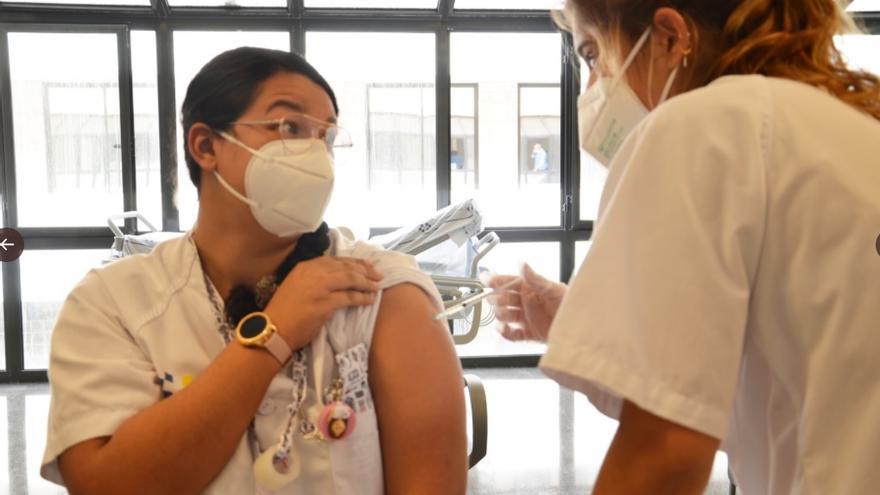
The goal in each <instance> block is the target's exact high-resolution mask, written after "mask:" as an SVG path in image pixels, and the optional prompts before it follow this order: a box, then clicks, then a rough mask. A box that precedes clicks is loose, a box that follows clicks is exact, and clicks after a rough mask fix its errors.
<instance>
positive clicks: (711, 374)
mask: <svg viewBox="0 0 880 495" xmlns="http://www.w3.org/2000/svg"><path fill="white" fill-rule="evenodd" d="M727 84H728V86H726V87H724V88H721V89H719V88H716V89H713V90H710V89H706V90H701V91H700V92H699V93H698V94H695V95H692V96H691V95H687V94H686V95H683V96H682V97H680V98H676V99H673V100H670V101H669V102H668V103H666V104H664V105H663V106H661V107H660V108H659V109H658V110H657V111H655V112H654V113H653V114H652V115H651V117H650V118H649V120H648V121H646V122H644V123H643V125H642V126H640V127H639V129H637V131H636V134H634V135H633V136H631V137H630V138H628V139H627V141H626V143H625V145H624V147H623V148H622V149H621V151H620V155H619V157H618V158H616V159H615V161H614V162H612V166H611V169H610V171H609V180H608V183H607V185H606V190H605V192H604V194H603V204H602V209H601V216H600V220H599V222H598V223H597V226H596V230H595V233H594V237H593V244H592V247H591V249H590V252H589V254H588V256H587V258H586V260H585V261H584V264H583V265H582V267H581V268H580V270H579V271H578V273H577V275H576V277H575V279H574V280H573V281H572V283H571V286H570V289H569V292H568V294H567V295H566V298H565V300H564V301H563V304H562V307H561V308H560V311H559V313H558V314H557V318H556V320H555V322H554V324H553V326H552V328H551V332H550V338H549V345H548V352H547V354H546V355H545V356H544V358H543V359H542V361H541V368H542V369H543V371H544V372H545V373H546V374H547V375H549V376H550V377H552V378H554V379H556V380H557V381H558V382H559V383H561V384H562V385H564V386H567V387H570V388H573V389H577V390H580V391H583V392H584V393H586V394H587V395H588V396H589V397H590V399H591V401H592V402H593V403H594V404H595V405H596V406H597V407H598V408H599V409H600V410H601V411H603V412H604V413H606V414H608V415H610V416H612V417H618V415H619V413H620V408H621V405H622V399H626V400H629V401H630V402H632V403H634V404H636V405H637V406H639V407H640V408H642V409H645V410H647V411H649V412H651V413H652V414H654V415H657V416H659V417H662V418H665V419H667V420H670V421H673V422H676V423H678V424H681V425H684V426H686V427H689V428H692V429H695V430H698V431H700V432H703V433H706V434H708V435H711V436H713V437H716V438H719V439H721V438H724V436H725V434H726V432H727V427H728V423H729V420H730V418H729V417H730V412H731V407H732V404H733V399H734V396H735V393H736V384H737V379H738V375H739V367H740V361H741V357H742V346H743V341H744V337H745V331H746V324H747V319H748V308H749V298H750V292H751V281H752V280H754V277H755V273H756V270H757V265H758V258H759V255H760V249H761V243H762V240H763V230H764V218H765V208H766V194H765V190H766V183H765V156H766V150H765V148H766V146H767V142H768V139H769V138H768V135H767V133H768V132H769V130H768V124H767V120H768V119H767V116H766V114H767V113H768V112H770V110H769V109H770V105H769V102H768V101H767V97H766V95H767V92H766V90H765V86H764V85H763V84H761V82H760V80H759V81H753V82H750V83H749V84H745V85H741V84H739V83H727ZM730 85H733V87H731V86H730ZM710 88H711V87H710Z"/></svg>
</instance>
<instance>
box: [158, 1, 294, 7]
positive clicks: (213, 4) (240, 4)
mask: <svg viewBox="0 0 880 495" xmlns="http://www.w3.org/2000/svg"><path fill="white" fill-rule="evenodd" d="M168 5H170V6H171V7H279V8H285V7H287V0H168Z"/></svg>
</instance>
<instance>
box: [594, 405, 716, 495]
mask: <svg viewBox="0 0 880 495" xmlns="http://www.w3.org/2000/svg"><path fill="white" fill-rule="evenodd" d="M719 443H720V442H719V440H718V439H717V438H714V437H711V436H709V435H706V434H704V433H700V432H698V431H695V430H692V429H690V428H687V427H685V426H682V425H679V424H677V423H674V422H672V421H668V420H665V419H663V418H661V417H659V416H656V415H654V414H651V413H650V412H648V411H645V410H644V409H640V408H639V407H638V406H636V405H634V404H633V403H631V402H629V401H626V402H624V405H623V410H622V411H621V414H620V426H619V427H618V430H617V434H616V435H615V436H614V441H613V442H612V444H611V447H610V449H609V450H608V454H607V456H606V457H605V462H604V463H603V465H602V470H601V472H600V473H599V479H598V480H597V483H596V491H595V493H597V494H604V493H630V492H633V493H635V492H638V491H639V490H649V489H650V490H654V491H655V492H657V493H679V494H691V493H693V494H700V493H702V492H703V490H704V489H705V486H706V483H707V482H708V480H709V474H710V472H711V470H712V463H713V461H714V459H715V452H716V451H717V450H718V446H719ZM624 487H626V488H630V489H631V490H629V491H628V490H627V489H624Z"/></svg>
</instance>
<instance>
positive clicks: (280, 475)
mask: <svg viewBox="0 0 880 495" xmlns="http://www.w3.org/2000/svg"><path fill="white" fill-rule="evenodd" d="M299 472H300V463H299V460H298V459H297V458H296V457H293V456H291V455H290V454H289V453H288V452H285V451H284V449H282V448H281V446H280V445H276V446H274V447H272V448H270V449H267V450H266V451H265V452H263V453H262V454H260V456H259V457H257V460H256V461H254V479H255V480H256V482H257V484H258V485H260V486H261V487H263V488H266V489H268V490H271V491H275V490H279V489H281V488H282V487H284V486H286V485H288V484H289V483H290V482H292V481H293V480H295V479H296V478H297V477H298V476H299Z"/></svg>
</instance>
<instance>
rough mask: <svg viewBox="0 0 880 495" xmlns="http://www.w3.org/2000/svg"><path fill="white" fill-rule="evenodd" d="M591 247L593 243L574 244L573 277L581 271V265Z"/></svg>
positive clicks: (579, 242)
mask: <svg viewBox="0 0 880 495" xmlns="http://www.w3.org/2000/svg"><path fill="white" fill-rule="evenodd" d="M592 245H593V241H577V242H575V243H574V275H576V274H577V272H578V270H580V269H581V265H583V264H584V260H585V259H587V253H589V252H590V247H591V246H592ZM574 275H572V278H574Z"/></svg>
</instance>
